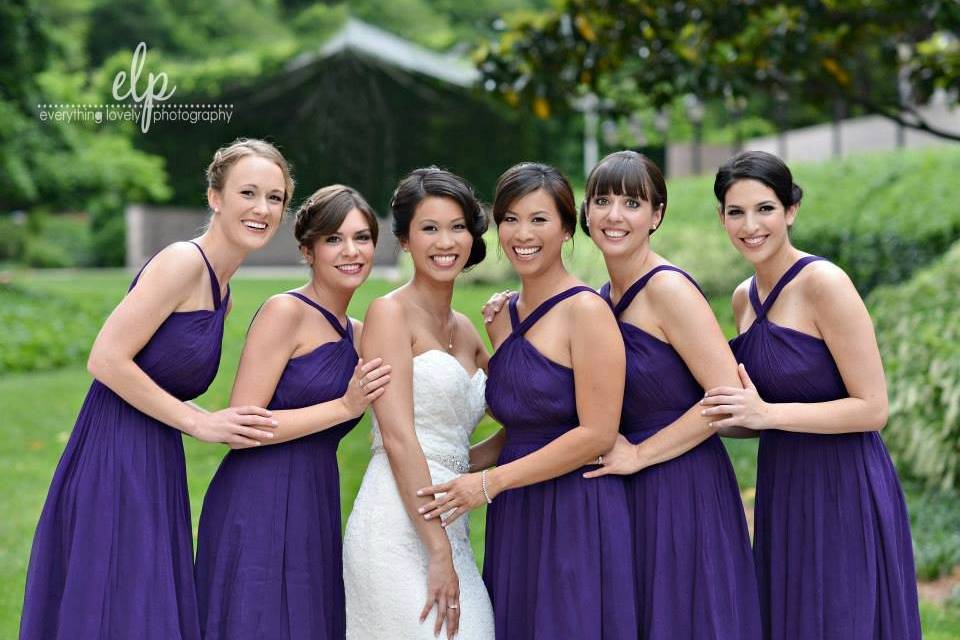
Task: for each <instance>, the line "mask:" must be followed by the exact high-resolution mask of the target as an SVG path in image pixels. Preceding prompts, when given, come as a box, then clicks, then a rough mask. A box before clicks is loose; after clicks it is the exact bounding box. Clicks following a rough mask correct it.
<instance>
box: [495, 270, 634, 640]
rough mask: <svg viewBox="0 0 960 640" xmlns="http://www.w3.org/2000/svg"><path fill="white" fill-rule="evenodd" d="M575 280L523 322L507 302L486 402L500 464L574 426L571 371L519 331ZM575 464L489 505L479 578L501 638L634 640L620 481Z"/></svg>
mask: <svg viewBox="0 0 960 640" xmlns="http://www.w3.org/2000/svg"><path fill="white" fill-rule="evenodd" d="M584 291H588V292H590V293H591V294H592V295H596V292H595V291H593V290H592V289H590V288H588V287H582V286H581V287H573V288H571V289H568V290H566V291H563V292H561V293H559V294H557V295H555V296H553V297H552V298H550V299H548V300H546V301H545V302H544V303H543V304H541V305H540V306H539V307H537V308H536V309H535V310H534V311H533V312H532V313H531V314H530V315H529V316H528V317H527V318H526V319H525V320H523V322H521V321H520V320H519V318H518V316H517V306H516V305H517V298H516V296H514V297H513V298H512V299H511V300H510V305H509V308H510V320H511V324H512V326H513V332H512V333H511V335H510V336H509V337H508V338H507V339H506V340H505V341H504V342H503V344H501V345H500V347H499V348H498V349H497V352H496V353H495V354H494V355H493V357H492V358H491V359H490V365H489V371H490V374H489V378H488V380H487V389H486V397H487V404H488V405H489V407H490V410H491V412H492V413H493V415H494V416H496V419H497V420H498V421H499V422H501V423H502V424H503V425H504V427H506V432H507V439H506V443H505V444H504V447H503V450H502V452H501V454H500V459H499V461H498V464H506V463H508V462H511V461H513V460H516V459H517V458H521V457H523V456H525V455H527V454H529V453H531V452H533V451H536V450H537V449H539V448H541V447H543V446H544V445H546V444H548V443H549V442H550V441H552V440H554V439H555V438H557V437H558V436H560V435H562V434H563V433H565V432H566V431H568V430H570V429H572V428H574V427H576V426H578V425H579V424H580V419H579V417H578V416H577V406H576V397H575V395H574V379H573V370H572V369H570V368H569V367H565V366H562V365H560V364H557V363H556V362H554V361H552V360H550V359H548V358H547V357H545V356H544V355H543V354H541V353H540V352H539V351H537V349H536V348H535V347H534V346H533V345H532V344H531V343H530V342H528V341H527V339H526V338H525V337H524V333H525V332H526V331H527V330H528V329H529V328H530V327H531V326H533V324H534V323H535V322H537V321H538V320H539V319H540V318H541V317H543V315H544V314H546V313H547V312H548V311H549V310H550V309H551V308H553V306H554V305H556V304H557V303H558V302H560V301H562V300H565V299H567V298H569V297H570V296H572V295H575V294H578V293H580V292H584ZM590 468H595V467H584V468H581V469H577V470H574V471H572V472H570V473H567V474H565V475H562V476H560V477H558V478H554V479H552V480H547V481H545V482H540V483H537V484H533V485H530V486H526V487H521V488H518V489H511V490H508V491H504V492H503V493H501V494H500V495H498V496H497V497H496V499H495V500H494V501H493V504H491V505H490V506H489V507H488V509H487V530H486V557H485V560H484V569H483V579H484V582H485V583H486V585H487V589H488V590H489V592H490V599H491V602H492V603H493V613H494V619H495V625H496V636H497V638H499V639H501V640H502V639H507V638H524V639H529V640H548V639H549V640H553V639H555V638H577V639H578V640H599V639H603V640H614V639H626V638H630V639H631V640H633V639H635V638H636V634H637V619H636V615H635V598H634V581H633V558H632V555H631V550H630V521H629V515H628V512H627V504H626V496H625V493H624V484H623V480H622V478H620V477H617V476H607V477H603V478H599V479H594V480H588V479H586V478H583V477H582V474H583V472H584V471H586V470H588V469H590Z"/></svg>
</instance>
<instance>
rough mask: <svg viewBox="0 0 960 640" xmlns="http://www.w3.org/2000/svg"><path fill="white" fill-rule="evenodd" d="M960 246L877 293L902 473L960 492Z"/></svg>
mask: <svg viewBox="0 0 960 640" xmlns="http://www.w3.org/2000/svg"><path fill="white" fill-rule="evenodd" d="M958 291H960V242H958V243H956V244H955V245H954V246H953V248H952V249H950V251H949V252H948V253H947V254H946V255H945V256H943V258H942V259H941V260H939V261H938V262H936V263H935V264H933V265H932V266H930V267H929V268H926V269H924V270H922V271H920V272H918V273H917V274H916V275H915V276H914V277H913V278H912V279H911V280H909V281H908V282H906V283H903V284H901V285H899V286H887V287H881V288H879V289H877V290H876V291H874V292H873V293H872V294H871V295H870V297H869V299H868V305H869V307H870V309H871V312H872V314H873V318H874V323H875V325H876V329H877V340H878V342H879V344H880V350H881V353H882V355H883V360H884V368H885V370H886V373H887V384H888V388H889V394H890V419H889V423H888V424H889V426H888V427H887V428H886V429H885V430H884V432H883V433H884V439H885V440H886V441H887V443H888V445H889V446H890V449H891V451H892V452H893V453H894V459H895V460H896V461H897V464H898V465H899V466H900V468H901V470H902V471H903V472H904V473H906V474H909V475H911V476H914V477H917V478H921V479H923V480H924V481H926V482H927V483H928V484H931V485H938V486H940V487H944V488H956V487H958V486H960V298H958V296H957V292H958Z"/></svg>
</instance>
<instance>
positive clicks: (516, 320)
mask: <svg viewBox="0 0 960 640" xmlns="http://www.w3.org/2000/svg"><path fill="white" fill-rule="evenodd" d="M583 291H589V292H590V293H593V294H596V293H597V292H596V291H594V290H593V289H591V288H590V287H588V286H586V285H582V284H580V285H577V286H575V287H570V288H569V289H564V290H563V291H561V292H560V293H557V294H554V295H552V296H550V297H549V298H547V299H546V300H544V301H543V302H541V303H540V304H539V305H537V307H536V308H535V309H534V310H533V311H531V312H530V314H529V315H528V316H527V317H526V318H524V319H523V320H520V314H519V312H518V311H517V301H518V300H519V299H520V294H519V293H518V294H515V295H513V296H511V297H510V303H509V307H510V326H511V328H512V329H513V331H514V333H516V334H517V335H523V334H525V333H526V332H527V331H528V330H529V329H530V327H532V326H533V325H534V324H536V322H537V321H538V320H540V318H542V317H543V316H544V315H546V313H547V312H548V311H550V309H552V308H553V307H554V306H556V305H557V304H558V303H560V302H563V301H564V300H566V299H567V298H569V297H571V296H573V295H576V294H578V293H581V292H583Z"/></svg>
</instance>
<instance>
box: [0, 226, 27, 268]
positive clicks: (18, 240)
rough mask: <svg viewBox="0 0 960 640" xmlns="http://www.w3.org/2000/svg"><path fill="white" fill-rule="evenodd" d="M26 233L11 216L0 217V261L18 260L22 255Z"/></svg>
mask: <svg viewBox="0 0 960 640" xmlns="http://www.w3.org/2000/svg"><path fill="white" fill-rule="evenodd" d="M26 236H27V232H26V229H24V225H23V224H19V223H17V222H15V221H14V220H13V218H12V217H11V216H0V261H7V260H10V261H14V260H18V259H19V258H20V256H21V255H23V247H24V244H25V243H26Z"/></svg>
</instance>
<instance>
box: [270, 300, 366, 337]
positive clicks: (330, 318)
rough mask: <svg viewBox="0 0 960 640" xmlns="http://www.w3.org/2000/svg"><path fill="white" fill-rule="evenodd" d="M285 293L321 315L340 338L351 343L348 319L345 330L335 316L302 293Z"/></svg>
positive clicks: (351, 328) (350, 325)
mask: <svg viewBox="0 0 960 640" xmlns="http://www.w3.org/2000/svg"><path fill="white" fill-rule="evenodd" d="M285 293H286V294H287V295H291V296H293V297H294V298H297V299H298V300H302V301H303V302H305V303H307V304H308V305H310V306H311V307H313V308H314V309H316V310H317V311H319V312H320V313H321V314H323V317H324V318H326V319H327V322H329V323H330V324H331V325H333V328H334V329H336V330H337V333H339V334H340V337H342V338H346V339H347V340H350V341H351V342H353V323H352V322H350V318H349V317H348V318H347V326H346V328H344V327H343V325H341V324H340V321H339V320H338V319H337V316H335V315H334V314H333V313H331V312H330V311H328V310H327V309H324V308H323V307H321V306H320V305H319V304H317V303H316V302H314V301H313V300H311V299H310V298H308V297H307V296H305V295H303V294H302V293H300V292H298V291H286V292H285Z"/></svg>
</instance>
